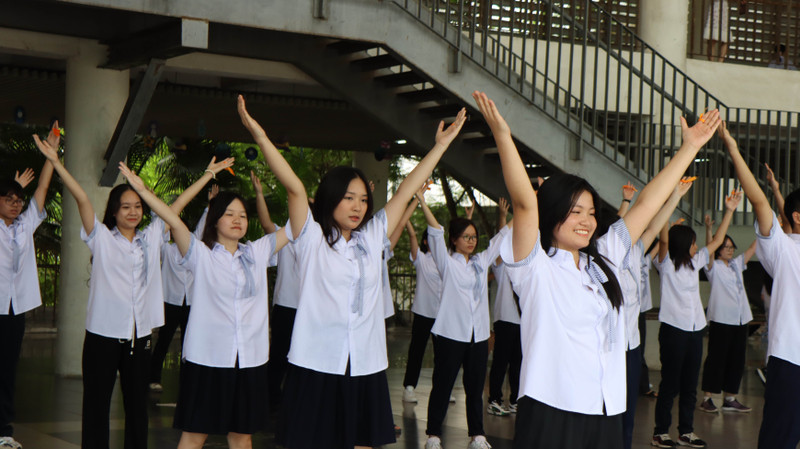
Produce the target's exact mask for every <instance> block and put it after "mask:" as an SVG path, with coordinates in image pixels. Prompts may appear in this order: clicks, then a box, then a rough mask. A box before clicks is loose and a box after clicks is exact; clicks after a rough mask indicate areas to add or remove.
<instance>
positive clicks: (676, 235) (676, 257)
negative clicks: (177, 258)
mask: <svg viewBox="0 0 800 449" xmlns="http://www.w3.org/2000/svg"><path fill="white" fill-rule="evenodd" d="M696 240H697V234H695V233H694V229H692V228H690V227H689V226H685V225H676V226H673V227H671V228H669V245H667V247H668V249H669V258H670V259H672V263H673V264H675V271H678V270H680V269H681V267H682V266H686V267H687V268H689V269H690V270H694V264H692V255H691V253H690V252H689V251H690V250H691V248H692V244H693V243H694V242H695V241H696Z"/></svg>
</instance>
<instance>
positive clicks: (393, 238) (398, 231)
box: [389, 199, 417, 249]
mask: <svg viewBox="0 0 800 449" xmlns="http://www.w3.org/2000/svg"><path fill="white" fill-rule="evenodd" d="M416 208H417V200H416V199H412V200H411V202H410V203H408V207H406V210H405V211H403V216H402V217H400V223H398V224H397V226H396V227H395V229H394V231H393V232H392V234H391V235H390V236H389V242H390V243H391V249H394V247H395V246H397V242H398V241H400V236H401V235H402V234H403V229H404V228H405V227H406V224H407V223H408V220H409V219H410V218H411V215H413V214H414V210H416Z"/></svg>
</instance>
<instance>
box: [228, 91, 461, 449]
mask: <svg viewBox="0 0 800 449" xmlns="http://www.w3.org/2000/svg"><path fill="white" fill-rule="evenodd" d="M239 106H240V113H243V116H244V115H246V111H243V109H244V102H243V100H240V103H239ZM247 119H248V120H250V121H252V119H250V118H249V116H247ZM465 120H466V110H465V109H462V110H461V111H460V112H459V114H458V116H457V118H456V120H455V122H454V123H453V124H451V125H450V126H448V127H447V128H446V129H445V128H444V122H440V124H439V127H438V130H437V132H436V137H435V141H436V143H435V145H434V146H433V148H432V149H431V150H430V151H429V152H428V154H427V155H426V156H425V157H424V158H423V159H422V160H421V161H420V163H419V164H417V166H416V167H415V168H414V170H412V171H411V173H409V174H408V176H406V178H405V179H404V180H403V182H402V183H401V184H400V185H399V187H398V188H397V191H396V192H395V194H394V195H393V196H392V198H391V199H390V200H389V201H388V202H387V203H386V206H385V207H384V209H382V210H381V211H379V212H378V213H376V214H375V215H374V216H373V215H372V195H371V192H370V191H369V187H368V183H369V181H368V180H367V178H366V177H365V176H364V174H363V173H362V172H361V171H360V170H358V169H355V168H352V167H336V168H333V169H331V170H330V171H329V172H328V173H327V174H325V176H323V178H322V181H321V182H320V185H319V187H318V188H317V193H316V195H315V197H314V203H313V205H312V208H311V210H309V207H308V204H307V202H306V199H305V198H303V204H302V211H298V212H297V213H295V212H293V211H292V208H291V207H290V210H289V215H290V223H289V226H287V228H286V229H287V236H288V237H289V239H290V240H291V241H292V242H293V245H294V248H295V253H296V255H297V265H298V266H299V267H302V273H301V278H300V292H299V295H300V299H299V302H298V306H297V315H296V317H295V324H294V330H293V332H292V344H291V349H290V350H289V363H290V365H289V372H288V374H287V378H286V384H285V386H284V413H285V420H286V421H285V424H284V425H282V426H280V427H279V432H278V435H277V437H278V441H279V442H280V443H281V444H283V445H284V446H286V447H287V448H289V449H303V448H309V449H325V448H341V447H347V448H351V447H354V446H355V447H373V446H381V445H384V444H388V443H391V442H394V441H395V431H394V424H393V421H394V420H393V417H392V409H391V403H390V400H389V386H388V383H387V380H386V368H387V367H388V357H387V349H386V330H385V321H384V312H385V307H384V303H383V300H384V298H383V295H382V294H381V291H382V290H381V289H382V285H383V282H382V273H381V270H382V253H383V242H384V240H385V239H386V237H387V236H389V235H391V233H392V232H394V230H395V229H396V227H397V226H398V225H399V223H400V219H401V216H402V215H403V209H405V207H406V205H407V204H408V202H409V201H410V200H411V197H412V196H413V195H414V192H415V191H416V190H417V189H418V188H419V186H421V185H422V183H423V182H425V180H426V179H427V178H428V176H430V174H431V172H432V171H433V168H434V167H435V166H436V164H437V163H438V161H439V159H440V158H441V157H442V155H443V154H444V152H445V151H446V150H447V147H448V146H449V145H450V143H451V142H452V141H453V139H455V137H456V136H457V135H458V132H459V130H460V129H461V126H462V125H463V124H464V121H465ZM253 123H254V121H253ZM256 125H257V124H256ZM262 132H263V131H262ZM275 152H276V153H277V150H275ZM272 169H273V171H274V172H275V173H276V174H277V175H279V176H280V175H281V173H280V172H279V169H278V168H276V167H274V166H273V167H272ZM281 170H282V169H281ZM285 170H286V171H287V172H288V173H289V174H291V176H294V174H293V173H292V172H291V168H290V167H288V166H286V167H285ZM298 182H299V180H298ZM309 410H313V411H314V413H309Z"/></svg>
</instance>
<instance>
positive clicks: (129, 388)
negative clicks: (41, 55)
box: [34, 136, 233, 449]
mask: <svg viewBox="0 0 800 449" xmlns="http://www.w3.org/2000/svg"><path fill="white" fill-rule="evenodd" d="M34 141H35V142H36V145H37V146H38V147H39V150H40V151H41V152H42V154H44V155H45V157H46V158H47V159H48V160H49V161H50V162H51V163H52V164H53V166H54V168H55V171H56V172H57V173H58V175H59V176H60V177H61V180H62V182H63V184H64V186H65V187H66V188H67V189H68V190H69V192H70V193H71V194H72V196H73V197H74V198H75V201H76V202H77V203H78V212H79V214H80V217H81V222H82V223H83V228H82V229H81V238H82V239H83V241H84V242H86V244H87V245H88V246H89V249H90V250H91V252H92V275H91V280H90V283H89V303H88V307H87V311H86V337H85V339H84V343H83V362H82V366H83V420H82V439H81V447H82V448H84V449H90V448H104V447H108V438H109V414H110V407H111V394H112V392H113V391H114V384H115V383H116V379H117V372H119V375H120V383H121V387H122V395H123V399H124V401H123V402H124V406H125V447H126V448H131V449H133V448H146V447H147V427H148V421H147V386H148V374H149V370H150V351H151V347H150V346H151V333H152V330H153V329H154V328H156V327H160V326H162V325H163V324H164V306H163V304H164V303H163V292H162V284H161V264H160V259H161V245H162V244H163V241H164V240H163V234H164V232H165V227H164V222H163V221H162V220H161V219H160V218H159V216H158V211H157V212H156V214H155V215H154V216H153V218H152V221H151V222H150V224H149V225H148V226H147V227H146V228H145V229H144V230H139V229H138V228H139V225H140V223H141V221H142V214H143V204H142V196H141V193H137V191H135V190H134V189H133V188H132V187H131V186H130V185H127V184H122V185H118V186H116V187H114V188H113V189H112V190H111V193H109V196H108V203H107V204H106V210H105V214H104V216H103V221H102V222H101V221H99V220H98V219H97V217H96V216H95V212H94V207H93V206H92V203H91V202H90V201H89V197H88V196H87V194H86V192H85V191H84V190H83V188H82V187H81V186H80V184H78V182H77V181H76V180H75V178H73V177H72V175H71V174H70V173H69V172H68V171H67V169H66V168H65V167H64V165H62V164H61V162H60V161H59V158H58V153H57V148H56V147H55V146H53V145H51V144H50V142H42V141H41V140H39V138H38V137H37V136H34ZM232 163H233V159H227V160H225V161H222V162H216V161H215V160H214V159H212V160H211V163H210V164H209V166H208V168H207V169H206V173H205V174H204V175H203V176H202V177H201V178H200V179H199V180H198V181H197V182H195V183H194V184H193V185H192V186H191V187H189V188H188V189H186V191H184V192H183V193H182V194H181V195H180V196H179V197H178V198H177V199H176V200H175V202H174V203H173V204H172V206H170V207H168V208H167V209H168V210H170V209H171V210H172V211H173V213H175V214H177V213H179V212H180V211H181V210H182V209H183V208H184V207H185V206H186V204H188V202H189V201H190V200H191V199H192V198H193V197H194V196H195V195H197V193H199V192H200V190H201V189H202V188H203V186H204V185H205V184H206V183H207V182H208V181H209V180H211V178H212V177H213V176H214V175H215V174H216V173H218V172H219V171H220V170H223V169H224V168H226V167H229V166H230V165H231V164H232ZM147 193H148V194H149V195H152V193H150V192H147ZM152 196H154V195H152ZM154 197H155V196H154ZM179 221H180V220H179ZM173 227H174V226H173ZM184 227H185V226H184Z"/></svg>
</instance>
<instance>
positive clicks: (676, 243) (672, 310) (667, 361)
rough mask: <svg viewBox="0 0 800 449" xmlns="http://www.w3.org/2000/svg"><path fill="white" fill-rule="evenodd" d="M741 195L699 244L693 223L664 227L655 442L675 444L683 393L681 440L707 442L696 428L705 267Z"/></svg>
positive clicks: (688, 443) (696, 443)
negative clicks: (707, 238)
mask: <svg viewBox="0 0 800 449" xmlns="http://www.w3.org/2000/svg"><path fill="white" fill-rule="evenodd" d="M740 200H741V193H734V194H732V195H731V196H730V197H728V199H727V200H726V201H725V215H724V217H723V219H722V223H721V224H720V227H719V231H718V235H717V236H715V237H714V239H713V240H711V241H710V242H708V243H707V244H706V247H705V248H703V249H701V250H699V251H698V250H697V243H696V240H697V236H696V234H695V232H694V230H692V228H691V227H689V226H685V225H675V226H671V227H670V226H668V225H665V226H664V228H663V229H662V230H661V237H660V240H659V243H658V244H659V247H658V257H657V259H656V262H655V264H656V265H657V266H658V271H659V273H660V275H661V310H660V311H659V314H658V319H659V321H661V327H660V329H659V331H658V342H659V347H660V350H659V354H660V356H661V384H660V385H659V387H658V399H657V400H656V411H655V429H654V430H653V442H652V444H653V446H656V447H674V446H675V441H673V440H672V439H671V438H670V436H669V428H670V425H671V423H672V402H673V400H674V399H675V396H677V395H678V394H680V402H679V405H678V434H679V435H680V436H679V444H680V445H681V446H690V447H697V448H703V447H705V446H706V442H705V441H703V440H702V439H700V438H699V437H698V436H697V435H695V433H694V409H695V407H696V404H697V403H696V399H697V380H698V377H699V376H700V363H701V361H702V357H703V329H705V328H706V316H705V313H703V304H702V302H701V301H700V278H699V272H700V270H701V269H702V268H703V267H704V266H706V265H708V263H709V262H710V254H711V253H713V252H714V251H716V250H717V248H719V247H720V246H721V245H722V242H723V240H724V239H725V233H726V232H727V231H728V225H730V223H731V218H732V217H733V212H734V211H735V210H736V207H737V206H738V204H739V201H740Z"/></svg>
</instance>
